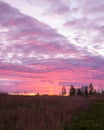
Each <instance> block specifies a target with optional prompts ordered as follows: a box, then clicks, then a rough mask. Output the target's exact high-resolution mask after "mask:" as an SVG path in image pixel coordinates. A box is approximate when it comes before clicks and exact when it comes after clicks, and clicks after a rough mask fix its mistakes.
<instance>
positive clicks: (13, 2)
mask: <svg viewBox="0 0 104 130" xmlns="http://www.w3.org/2000/svg"><path fill="white" fill-rule="evenodd" d="M90 82H92V83H93V85H94V86H95V88H97V87H99V84H101V85H102V86H103V85H104V0H0V91H8V92H24V91H27V92H35V93H37V92H39V93H41V94H52V93H53V94H59V92H60V89H61V87H62V86H63V85H65V86H66V88H67V90H68V89H69V86H70V85H71V84H73V85H74V86H76V87H79V86H82V85H88V84H89V83H90Z"/></svg>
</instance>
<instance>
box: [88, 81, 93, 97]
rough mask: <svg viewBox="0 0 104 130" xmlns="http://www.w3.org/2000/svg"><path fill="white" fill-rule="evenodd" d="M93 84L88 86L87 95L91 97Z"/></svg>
mask: <svg viewBox="0 0 104 130" xmlns="http://www.w3.org/2000/svg"><path fill="white" fill-rule="evenodd" d="M93 89H94V88H93V84H92V83H90V85H89V95H92V94H93Z"/></svg>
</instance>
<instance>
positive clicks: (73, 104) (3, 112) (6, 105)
mask: <svg viewBox="0 0 104 130" xmlns="http://www.w3.org/2000/svg"><path fill="white" fill-rule="evenodd" d="M89 104H90V100H89V99H88V98H84V97H63V96H34V97H24V96H10V95H6V94H0V130H68V127H69V126H70V122H71V119H72V117H73V116H74V115H75V113H76V114H77V113H79V112H81V111H86V110H87V109H88V107H89Z"/></svg>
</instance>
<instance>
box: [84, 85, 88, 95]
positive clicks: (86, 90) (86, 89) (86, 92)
mask: <svg viewBox="0 0 104 130" xmlns="http://www.w3.org/2000/svg"><path fill="white" fill-rule="evenodd" d="M85 96H88V86H86V87H85Z"/></svg>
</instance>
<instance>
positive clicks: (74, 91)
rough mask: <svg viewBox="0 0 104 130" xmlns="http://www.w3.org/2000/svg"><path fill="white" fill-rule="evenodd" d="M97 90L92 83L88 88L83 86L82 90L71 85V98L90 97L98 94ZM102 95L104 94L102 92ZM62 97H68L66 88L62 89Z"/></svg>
mask: <svg viewBox="0 0 104 130" xmlns="http://www.w3.org/2000/svg"><path fill="white" fill-rule="evenodd" d="M96 93H97V92H96V90H95V89H94V87H93V84H92V83H90V84H89V85H88V86H82V88H75V87H74V85H71V86H70V88H69V96H75V95H77V96H88V95H93V94H96ZM102 93H104V92H103V91H102ZM61 95H63V96H64V95H66V88H65V86H63V87H62V89H61Z"/></svg>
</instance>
